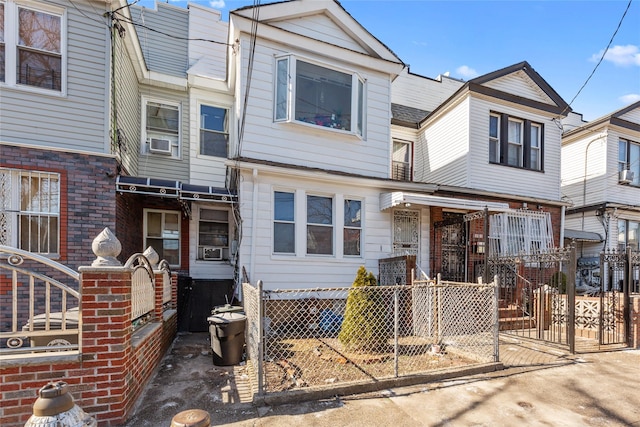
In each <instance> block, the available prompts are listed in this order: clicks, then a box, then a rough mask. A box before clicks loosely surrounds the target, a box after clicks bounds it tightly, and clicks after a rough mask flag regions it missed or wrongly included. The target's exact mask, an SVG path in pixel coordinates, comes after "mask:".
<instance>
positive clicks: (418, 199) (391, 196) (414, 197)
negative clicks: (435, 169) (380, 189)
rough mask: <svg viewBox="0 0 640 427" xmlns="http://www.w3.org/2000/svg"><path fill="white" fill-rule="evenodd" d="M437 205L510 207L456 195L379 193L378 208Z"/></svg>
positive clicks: (467, 207) (453, 207) (470, 207)
mask: <svg viewBox="0 0 640 427" xmlns="http://www.w3.org/2000/svg"><path fill="white" fill-rule="evenodd" d="M414 204H415V205H423V206H439V207H442V208H451V209H463V210H474V211H479V210H483V209H484V208H487V209H488V210H489V211H492V212H507V211H510V210H511V209H510V208H509V204H508V203H501V202H488V201H485V200H471V199H462V198H457V197H441V196H433V195H430V194H417V193H405V192H403V191H394V192H391V193H381V194H380V210H381V211H383V210H385V209H389V208H393V207H395V206H403V205H404V206H410V205H414Z"/></svg>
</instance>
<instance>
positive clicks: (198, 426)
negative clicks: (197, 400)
mask: <svg viewBox="0 0 640 427" xmlns="http://www.w3.org/2000/svg"><path fill="white" fill-rule="evenodd" d="M209 426H211V417H210V416H209V413H208V412H207V411H203V410H202V409H187V410H186V411H182V412H180V413H178V414H177V415H176V416H175V417H173V419H172V420H171V426H170V427H209Z"/></svg>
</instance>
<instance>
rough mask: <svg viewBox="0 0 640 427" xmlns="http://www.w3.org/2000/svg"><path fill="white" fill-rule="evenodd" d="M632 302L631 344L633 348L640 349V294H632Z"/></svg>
mask: <svg viewBox="0 0 640 427" xmlns="http://www.w3.org/2000/svg"><path fill="white" fill-rule="evenodd" d="M630 304H631V313H630V318H631V328H630V329H631V336H630V337H629V345H630V346H631V348H637V349H640V295H632V296H631V298H630Z"/></svg>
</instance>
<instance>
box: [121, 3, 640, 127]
mask: <svg viewBox="0 0 640 427" xmlns="http://www.w3.org/2000/svg"><path fill="white" fill-rule="evenodd" d="M133 1H134V0H129V2H130V3H132V2H133ZM310 1H313V0H310ZM168 2H169V3H171V4H174V5H176V6H179V7H186V4H187V3H186V1H174V0H168ZM192 3H197V4H201V5H205V6H209V7H212V8H214V9H218V10H221V11H222V20H223V21H228V20H229V11H230V10H234V9H237V8H240V7H244V6H251V5H253V4H254V3H256V2H254V1H248V0H211V1H210V0H204V1H203V0H196V1H192ZM260 3H261V4H265V3H270V1H261V2H260ZM340 4H341V5H342V6H343V7H344V8H345V9H346V10H347V12H349V13H350V14H351V16H352V17H353V18H355V19H356V20H357V21H358V22H359V23H360V24H361V25H362V26H363V27H364V28H365V29H367V30H368V31H369V32H370V33H371V34H372V35H373V36H375V37H376V38H377V39H378V40H380V41H381V42H382V43H384V44H385V45H386V46H387V47H388V48H389V49H391V50H392V51H393V52H394V53H395V54H396V55H397V56H398V57H399V58H400V59H401V60H402V61H403V62H404V63H405V64H407V65H408V66H409V70H410V71H411V72H412V73H415V74H419V75H422V76H425V77H431V78H435V77H437V76H438V75H440V74H444V73H447V72H448V73H449V75H450V76H451V77H455V78H460V79H463V80H469V79H472V78H474V77H477V76H480V75H483V74H486V73H490V72H492V71H495V70H499V69H501V68H504V67H508V66H510V65H513V64H517V63H519V62H522V61H527V62H528V63H529V64H530V65H531V67H533V69H534V70H536V72H538V74H540V75H541V76H542V78H543V79H544V80H545V81H546V82H547V83H548V84H550V85H551V87H553V89H554V90H555V91H556V92H558V94H559V95H560V96H561V97H562V98H563V99H564V100H565V101H566V102H567V103H569V104H570V106H571V108H572V109H573V111H574V112H576V113H580V114H582V115H583V118H584V120H588V121H590V120H594V119H597V118H598V117H601V116H604V115H607V114H610V113H612V112H614V111H616V110H619V109H620V108H623V107H625V106H627V105H629V104H631V103H633V102H636V101H640V0H604V1H598V0H590V1H585V0H567V1H559V0H544V1H543V0H496V1H486V0H469V1H459V0H448V1H436V0H392V1H383V0H342V1H340ZM137 5H140V6H144V7H149V8H153V7H154V5H155V1H154V0H140V1H138V2H137ZM625 12H626V13H625ZM607 47H608V49H607Z"/></svg>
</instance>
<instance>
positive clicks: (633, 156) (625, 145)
mask: <svg viewBox="0 0 640 427" xmlns="http://www.w3.org/2000/svg"><path fill="white" fill-rule="evenodd" d="M623 170H630V171H631V172H633V181H631V185H638V186H640V144H638V143H636V142H633V141H627V140H625V139H620V140H619V141H618V172H620V171H623Z"/></svg>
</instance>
